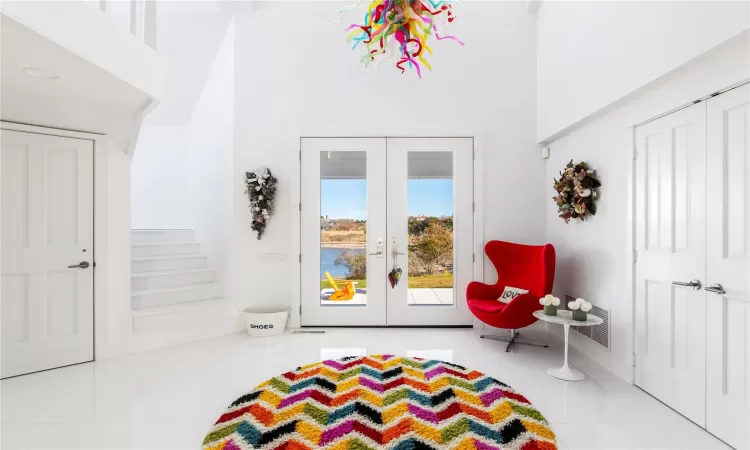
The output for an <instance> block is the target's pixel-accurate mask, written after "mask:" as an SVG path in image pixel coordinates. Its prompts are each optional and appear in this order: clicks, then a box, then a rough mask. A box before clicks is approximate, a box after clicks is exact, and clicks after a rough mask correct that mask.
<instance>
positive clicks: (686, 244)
mask: <svg viewBox="0 0 750 450" xmlns="http://www.w3.org/2000/svg"><path fill="white" fill-rule="evenodd" d="M636 152H637V153H636V205H637V211H636V226H637V232H636V236H637V237H636V251H637V254H638V262H637V265H636V349H635V352H636V355H637V357H636V360H637V364H636V373H635V382H636V385H638V386H640V387H641V388H643V389H644V390H646V391H648V392H649V393H651V394H652V395H653V396H655V397H657V398H658V399H659V400H661V401H663V402H664V403H666V404H668V405H670V406H671V407H672V408H674V409H675V410H677V411H678V412H680V413H681V414H683V415H684V416H686V417H687V418H689V419H690V420H692V421H693V422H695V423H697V424H699V425H701V426H705V423H706V415H705V386H706V382H705V367H706V326H705V320H706V293H705V291H703V290H702V289H699V288H698V286H697V285H695V286H689V284H691V282H692V280H698V281H703V280H704V278H703V277H704V274H705V272H706V219H705V213H706V197H705V195H706V171H705V166H706V104H705V103H699V104H697V105H694V106H691V107H689V108H686V109H683V110H681V111H678V112H676V113H674V114H670V115H668V116H665V117H663V118H661V119H658V120H655V121H653V122H650V123H648V124H646V125H643V126H641V127H638V129H637V130H636ZM679 283H682V284H679ZM697 288H698V289H697ZM688 392H689V393H690V395H686V393H688Z"/></svg>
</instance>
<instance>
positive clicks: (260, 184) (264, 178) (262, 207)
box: [245, 168, 278, 240]
mask: <svg viewBox="0 0 750 450" xmlns="http://www.w3.org/2000/svg"><path fill="white" fill-rule="evenodd" d="M277 181H278V180H276V178H275V177H274V176H273V175H271V171H270V170H268V169H266V168H261V169H258V170H256V171H254V172H245V186H246V187H247V190H245V193H246V194H247V196H248V198H250V212H251V213H252V214H253V224H252V225H251V227H250V228H252V229H253V230H255V231H257V232H258V239H259V240H260V237H261V236H262V235H263V231H265V229H266V225H267V224H268V219H270V218H271V216H272V215H273V202H274V200H276V182H277Z"/></svg>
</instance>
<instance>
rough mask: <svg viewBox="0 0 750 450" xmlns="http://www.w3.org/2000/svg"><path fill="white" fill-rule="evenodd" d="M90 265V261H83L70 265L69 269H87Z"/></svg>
mask: <svg viewBox="0 0 750 450" xmlns="http://www.w3.org/2000/svg"><path fill="white" fill-rule="evenodd" d="M88 267H89V262H88V261H81V262H79V263H78V264H75V265H72V266H68V269H87V268H88Z"/></svg>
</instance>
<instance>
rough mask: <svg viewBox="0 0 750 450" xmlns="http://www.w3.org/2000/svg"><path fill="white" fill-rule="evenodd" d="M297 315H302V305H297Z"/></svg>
mask: <svg viewBox="0 0 750 450" xmlns="http://www.w3.org/2000/svg"><path fill="white" fill-rule="evenodd" d="M299 315H300V316H301V315H302V305H299Z"/></svg>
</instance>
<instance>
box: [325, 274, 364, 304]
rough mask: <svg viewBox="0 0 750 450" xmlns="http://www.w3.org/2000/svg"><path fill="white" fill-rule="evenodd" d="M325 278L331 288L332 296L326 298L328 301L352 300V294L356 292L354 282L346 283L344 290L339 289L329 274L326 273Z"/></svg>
mask: <svg viewBox="0 0 750 450" xmlns="http://www.w3.org/2000/svg"><path fill="white" fill-rule="evenodd" d="M326 278H328V282H329V283H331V287H332V288H333V294H331V296H330V297H328V300H333V301H346V300H351V299H353V298H354V294H355V292H356V291H355V290H354V285H355V284H357V283H356V282H354V281H347V282H346V287H345V288H344V289H341V288H339V286H338V285H337V284H336V281H335V280H334V279H333V277H332V276H331V274H330V273H328V272H326Z"/></svg>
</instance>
